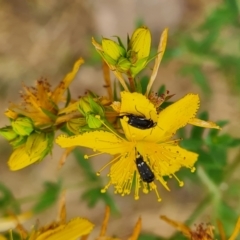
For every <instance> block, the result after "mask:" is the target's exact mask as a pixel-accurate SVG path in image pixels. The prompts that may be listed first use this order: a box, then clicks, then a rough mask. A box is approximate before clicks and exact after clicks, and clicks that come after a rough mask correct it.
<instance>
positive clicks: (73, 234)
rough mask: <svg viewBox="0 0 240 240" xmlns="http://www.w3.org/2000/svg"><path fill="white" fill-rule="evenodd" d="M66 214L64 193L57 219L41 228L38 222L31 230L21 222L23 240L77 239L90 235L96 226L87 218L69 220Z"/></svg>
mask: <svg viewBox="0 0 240 240" xmlns="http://www.w3.org/2000/svg"><path fill="white" fill-rule="evenodd" d="M66 216H67V214H66V204H65V195H63V196H62V198H61V200H60V209H59V216H58V218H57V219H58V220H57V221H53V222H52V223H50V224H49V225H45V226H43V227H40V228H39V227H38V225H39V224H36V226H34V228H33V229H32V230H31V231H30V232H28V231H26V230H25V229H24V228H23V226H21V225H20V224H18V226H17V227H16V228H17V230H18V232H19V234H20V236H21V239H22V240H26V239H27V240H76V239H78V238H79V237H81V236H85V235H88V234H89V233H90V232H91V231H92V229H93V227H94V225H93V224H92V223H91V222H90V221H88V220H87V219H84V218H80V217H75V218H73V219H71V220H70V221H67V220H66Z"/></svg>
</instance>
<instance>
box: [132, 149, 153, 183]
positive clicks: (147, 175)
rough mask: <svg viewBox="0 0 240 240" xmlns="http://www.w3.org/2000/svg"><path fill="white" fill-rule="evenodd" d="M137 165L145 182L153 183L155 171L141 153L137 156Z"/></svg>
mask: <svg viewBox="0 0 240 240" xmlns="http://www.w3.org/2000/svg"><path fill="white" fill-rule="evenodd" d="M136 165H137V169H138V172H139V174H140V176H141V179H142V180H143V181H144V182H147V183H151V182H153V181H154V178H155V176H154V173H153V171H152V170H151V168H150V167H149V166H148V165H147V163H146V162H145V161H144V160H143V157H142V155H140V154H139V153H138V155H137V157H136Z"/></svg>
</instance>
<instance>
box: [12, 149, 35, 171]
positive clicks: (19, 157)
mask: <svg viewBox="0 0 240 240" xmlns="http://www.w3.org/2000/svg"><path fill="white" fill-rule="evenodd" d="M38 160H39V156H38V155H37V156H34V157H30V156H29V155H28V154H27V152H26V146H25V145H22V146H20V147H18V148H17V149H15V150H14V151H13V153H12V154H11V156H10V158H9V160H8V166H9V168H10V170H11V171H17V170H20V169H22V168H25V167H27V166H29V165H31V164H33V163H35V162H36V161H38Z"/></svg>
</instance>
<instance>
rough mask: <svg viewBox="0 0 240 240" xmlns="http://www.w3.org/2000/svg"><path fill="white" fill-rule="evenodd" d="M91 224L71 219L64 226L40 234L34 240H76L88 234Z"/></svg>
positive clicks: (80, 219) (84, 220)
mask: <svg viewBox="0 0 240 240" xmlns="http://www.w3.org/2000/svg"><path fill="white" fill-rule="evenodd" d="M93 226H94V225H93V224H92V223H91V222H89V221H88V220H86V219H83V218H75V219H72V220H71V221H70V222H69V223H68V224H66V225H60V226H59V227H57V228H55V229H50V230H48V231H46V232H45V233H43V234H41V235H40V236H38V237H37V238H36V240H66V239H67V240H76V239H77V238H78V237H80V236H83V235H86V234H88V233H90V232H91V231H92V229H93Z"/></svg>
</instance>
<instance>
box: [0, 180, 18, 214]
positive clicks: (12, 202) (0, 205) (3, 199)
mask: <svg viewBox="0 0 240 240" xmlns="http://www.w3.org/2000/svg"><path fill="white" fill-rule="evenodd" d="M0 209H1V210H6V211H9V210H12V211H13V212H14V213H19V212H20V205H19V204H18V202H17V200H16V199H15V197H14V195H13V194H12V192H11V190H10V189H9V188H8V187H7V186H5V185H4V184H3V183H0Z"/></svg>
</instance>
